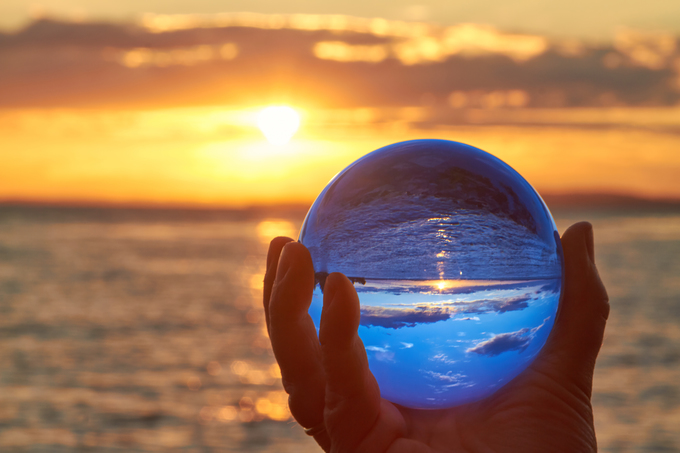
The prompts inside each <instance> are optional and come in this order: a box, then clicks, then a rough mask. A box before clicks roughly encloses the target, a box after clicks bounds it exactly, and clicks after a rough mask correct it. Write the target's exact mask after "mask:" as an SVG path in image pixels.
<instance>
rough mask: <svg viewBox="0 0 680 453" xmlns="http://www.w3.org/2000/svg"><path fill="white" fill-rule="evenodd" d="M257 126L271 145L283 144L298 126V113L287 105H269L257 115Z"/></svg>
mask: <svg viewBox="0 0 680 453" xmlns="http://www.w3.org/2000/svg"><path fill="white" fill-rule="evenodd" d="M257 127H259V128H260V130H261V131H262V133H263V134H264V136H265V137H266V138H267V140H268V141H269V143H271V144H272V145H285V144H286V143H288V142H289V141H290V139H291V138H293V135H295V133H296V132H297V130H298V128H299V127H300V115H299V114H298V112H296V111H295V110H294V109H293V108H291V107H288V106H283V105H282V106H271V107H267V108H265V109H263V110H262V111H261V112H260V114H259V115H258V116H257Z"/></svg>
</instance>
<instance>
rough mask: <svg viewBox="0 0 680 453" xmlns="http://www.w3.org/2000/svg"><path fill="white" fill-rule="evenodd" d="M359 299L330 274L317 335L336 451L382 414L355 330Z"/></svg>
mask: <svg viewBox="0 0 680 453" xmlns="http://www.w3.org/2000/svg"><path fill="white" fill-rule="evenodd" d="M359 319H360V307H359V298H358V296H357V293H356V291H355V289H354V286H353V285H352V283H351V282H350V281H349V279H348V278H347V277H345V276H344V275H342V274H339V273H333V274H330V275H329V276H328V278H327V280H326V285H325V288H324V300H323V311H322V313H321V329H320V331H319V339H320V340H321V348H322V352H323V366H324V370H325V372H326V381H327V384H326V426H327V429H328V430H329V432H330V434H331V439H332V440H333V448H334V449H336V446H339V447H338V451H352V450H353V449H354V448H355V447H356V446H357V445H358V444H359V442H361V440H362V439H364V438H365V437H366V436H367V434H368V432H369V431H370V429H371V428H372V427H373V426H374V425H375V422H376V420H377V419H378V416H379V415H380V389H379V388H378V384H377V382H376V380H375V378H374V377H373V375H372V374H371V372H370V371H369V369H368V358H367V357H366V350H365V348H364V344H363V342H362V341H361V339H360V338H359V335H358V334H357V329H358V327H359Z"/></svg>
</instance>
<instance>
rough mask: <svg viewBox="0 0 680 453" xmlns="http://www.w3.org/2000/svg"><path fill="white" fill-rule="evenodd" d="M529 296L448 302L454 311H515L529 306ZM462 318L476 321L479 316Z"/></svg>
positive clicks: (480, 312) (478, 312)
mask: <svg viewBox="0 0 680 453" xmlns="http://www.w3.org/2000/svg"><path fill="white" fill-rule="evenodd" d="M530 300H531V297H528V296H517V297H515V298H511V299H482V300H476V301H473V302H469V303H459V302H453V303H450V304H449V305H451V306H452V307H453V310H455V312H456V313H465V314H473V313H474V314H484V313H505V312H507V311H517V310H524V309H525V308H527V307H528V306H529V301H530ZM475 318H476V317H472V318H462V319H461V320H463V319H474V320H476V321H478V320H479V318H477V319H475Z"/></svg>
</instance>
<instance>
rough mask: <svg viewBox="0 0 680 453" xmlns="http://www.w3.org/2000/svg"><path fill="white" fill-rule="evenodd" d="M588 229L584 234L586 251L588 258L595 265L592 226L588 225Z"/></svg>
mask: <svg viewBox="0 0 680 453" xmlns="http://www.w3.org/2000/svg"><path fill="white" fill-rule="evenodd" d="M588 226H589V228H588V231H587V232H586V249H587V250H588V257H589V258H590V261H591V262H592V263H595V239H594V237H593V226H592V225H591V224H588Z"/></svg>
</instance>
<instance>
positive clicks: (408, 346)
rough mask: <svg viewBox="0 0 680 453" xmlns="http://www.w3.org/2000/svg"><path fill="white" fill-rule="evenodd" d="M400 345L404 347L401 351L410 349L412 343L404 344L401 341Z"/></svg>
mask: <svg viewBox="0 0 680 453" xmlns="http://www.w3.org/2000/svg"><path fill="white" fill-rule="evenodd" d="M401 344H402V345H403V346H404V347H403V348H402V349H411V348H412V347H413V343H406V342H404V341H402V342H401Z"/></svg>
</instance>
